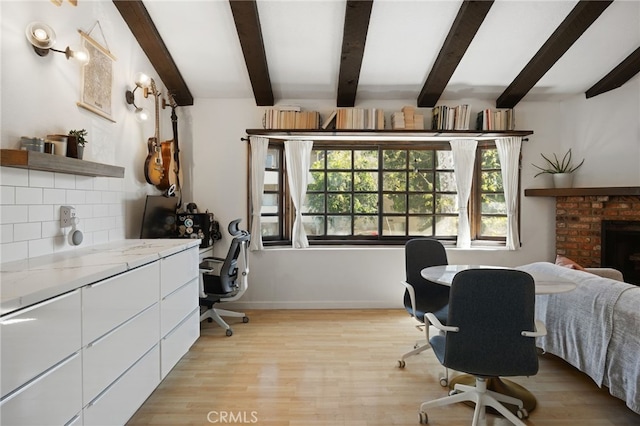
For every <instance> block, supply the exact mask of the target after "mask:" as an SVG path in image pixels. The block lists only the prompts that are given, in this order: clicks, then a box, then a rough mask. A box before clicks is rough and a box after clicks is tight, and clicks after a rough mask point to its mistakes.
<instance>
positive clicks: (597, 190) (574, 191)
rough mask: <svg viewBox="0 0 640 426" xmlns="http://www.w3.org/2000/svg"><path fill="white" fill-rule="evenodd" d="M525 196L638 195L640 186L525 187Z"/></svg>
mask: <svg viewBox="0 0 640 426" xmlns="http://www.w3.org/2000/svg"><path fill="white" fill-rule="evenodd" d="M524 195H525V197H581V196H598V195H622V196H624V195H635V196H640V186H603V187H594V188H538V189H533V188H532V189H525V190H524Z"/></svg>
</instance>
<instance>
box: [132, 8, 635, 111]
mask: <svg viewBox="0 0 640 426" xmlns="http://www.w3.org/2000/svg"><path fill="white" fill-rule="evenodd" d="M461 3H462V2H461V0H445V1H432V0H422V1H418V0H414V1H403V0H375V2H374V3H373V9H372V12H371V20H370V25H369V32H368V36H367V42H366V46H365V52H364V58H363V62H362V69H361V74H360V81H359V85H358V91H357V97H356V104H357V103H358V101H361V100H388V99H415V98H417V96H418V94H419V93H420V90H421V89H422V86H423V85H424V82H425V80H426V77H427V75H428V74H429V71H430V69H431V67H432V65H433V63H434V61H435V58H436V57H437V55H438V52H439V50H440V47H441V46H442V43H443V41H444V40H445V37H446V36H447V33H448V31H449V28H450V27H451V24H452V23H453V20H454V18H455V16H456V14H457V12H458V9H459V8H460V4H461ZM576 3H577V1H576V0H563V1H524V0H523V1H519V0H510V1H509V0H497V1H495V3H494V5H493V6H492V8H491V10H490V11H489V14H488V15H487V17H486V19H485V20H484V22H483V24H482V26H481V27H480V30H479V31H478V33H477V34H476V36H475V38H474V39H473V41H472V43H471V45H470V46H469V49H468V50H467V52H466V54H465V56H464V57H463V59H462V61H461V62H460V64H459V66H458V68H457V69H456V71H455V72H454V74H453V76H452V78H451V80H450V82H449V85H448V86H447V88H446V89H445V91H444V93H443V95H442V97H441V99H442V100H455V99H465V98H477V99H488V100H492V101H495V99H496V98H497V97H498V96H500V95H501V94H502V92H503V91H504V90H505V88H506V87H507V86H508V85H509V84H510V83H511V82H512V81H513V80H514V78H515V77H516V76H517V75H518V73H519V72H520V71H521V70H522V69H523V68H524V66H525V65H526V64H527V62H528V61H529V60H530V59H531V58H532V57H533V55H534V54H535V53H536V52H537V51H538V50H539V49H540V47H541V46H542V44H543V43H544V42H545V41H546V40H547V38H548V37H549V36H550V35H551V34H552V33H553V31H554V30H555V29H556V28H557V26H558V25H559V24H560V23H561V22H562V21H563V19H564V18H565V17H566V16H567V14H568V13H569V12H570V11H571V10H572V9H573V7H574V6H575V4H576ZM257 4H258V12H259V17H260V22H261V26H262V36H263V39H264V46H265V51H266V57H267V63H268V67H269V75H270V78H271V83H272V86H273V94H274V97H275V102H276V104H277V103H278V100H280V99H287V100H291V99H335V98H336V92H337V82H338V72H339V66H340V52H341V46H342V32H343V24H344V17H345V1H344V0H257ZM144 5H145V6H146V8H147V10H148V12H149V14H150V16H151V18H152V19H153V21H154V23H155V25H156V27H157V29H158V31H159V33H160V35H161V37H162V38H163V39H164V42H165V44H166V46H167V48H168V49H169V51H170V52H171V55H172V56H173V59H174V61H175V63H176V64H177V66H178V68H179V70H180V72H181V74H182V76H183V78H184V79H185V81H186V84H187V86H188V87H189V89H190V91H191V93H192V94H193V97H194V98H252V97H253V91H252V88H251V82H250V80H249V76H248V73H247V68H246V66H245V63H244V57H243V54H242V49H241V47H240V42H239V40H238V35H237V32H236V29H235V25H234V21H233V16H232V14H231V8H230V6H229V3H228V1H227V0H208V1H205V0H201V1H178V0H173V1H167V0H144ZM639 46H640V0H616V1H614V2H613V4H612V5H611V6H609V7H608V8H607V9H606V10H605V11H604V13H603V14H602V15H601V16H600V17H599V18H598V20H597V21H596V22H595V23H594V24H593V25H592V26H591V27H590V28H589V29H588V30H587V31H586V32H585V33H584V34H583V35H582V37H581V38H580V39H578V41H577V42H576V43H575V44H574V45H573V46H572V47H571V48H570V49H569V51H568V52H567V53H566V54H565V55H564V56H563V57H562V58H561V59H560V60H559V61H558V62H557V63H556V64H555V65H554V66H553V68H551V70H549V72H547V73H546V74H545V75H544V76H543V77H542V79H540V81H538V83H537V84H536V85H535V87H534V88H533V89H532V90H531V91H530V92H529V93H528V94H527V96H526V97H525V98H524V99H523V100H525V101H527V100H552V99H559V98H562V97H566V96H567V95H573V94H579V93H584V92H585V91H586V90H587V89H589V88H590V87H591V86H592V85H593V84H595V83H596V82H597V81H598V80H600V79H601V78H602V77H604V76H605V75H606V74H607V73H608V72H609V71H611V69H613V68H614V67H615V66H616V65H618V64H619V63H620V62H622V61H623V60H624V59H625V58H626V57H627V56H628V55H629V54H631V53H632V52H633V51H634V50H635V49H637V48H638V47H639ZM634 78H638V75H636V76H635V77H634ZM618 90H624V86H623V88H621V89H618Z"/></svg>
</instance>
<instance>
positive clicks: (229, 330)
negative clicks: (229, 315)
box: [225, 328, 233, 336]
mask: <svg viewBox="0 0 640 426" xmlns="http://www.w3.org/2000/svg"><path fill="white" fill-rule="evenodd" d="M225 334H226V335H227V336H231V335H233V330H231V329H230V328H227V331H226V332H225Z"/></svg>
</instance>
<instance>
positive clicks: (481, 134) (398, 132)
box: [246, 129, 533, 141]
mask: <svg viewBox="0 0 640 426" xmlns="http://www.w3.org/2000/svg"><path fill="white" fill-rule="evenodd" d="M246 132H247V135H249V136H252V135H253V136H264V137H268V138H273V139H302V138H316V139H323V140H372V141H374V140H392V139H393V140H405V141H410V140H424V141H428V140H451V139H455V138H475V139H478V140H494V139H496V138H504V137H508V136H522V137H524V136H528V135H531V134H533V131H532V130H504V131H502V130H495V131H481V130H412V129H384V130H382V129H381V130H360V129H344V130H324V129H319V130H295V129H247V130H246Z"/></svg>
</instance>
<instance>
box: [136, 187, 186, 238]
mask: <svg viewBox="0 0 640 426" xmlns="http://www.w3.org/2000/svg"><path fill="white" fill-rule="evenodd" d="M177 200H178V199H177V198H176V197H165V196H163V195H147V201H146V202H145V205H144V213H143V214H142V229H141V230H140V238H176V210H177V208H178V201H177Z"/></svg>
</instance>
